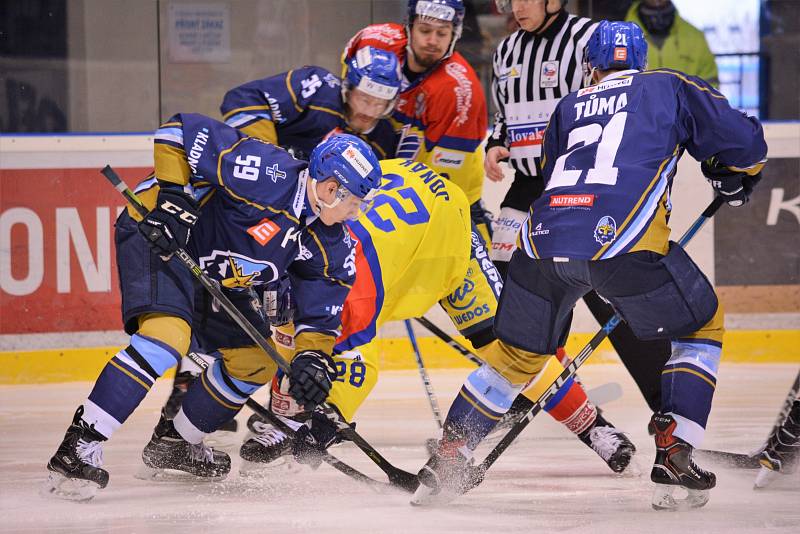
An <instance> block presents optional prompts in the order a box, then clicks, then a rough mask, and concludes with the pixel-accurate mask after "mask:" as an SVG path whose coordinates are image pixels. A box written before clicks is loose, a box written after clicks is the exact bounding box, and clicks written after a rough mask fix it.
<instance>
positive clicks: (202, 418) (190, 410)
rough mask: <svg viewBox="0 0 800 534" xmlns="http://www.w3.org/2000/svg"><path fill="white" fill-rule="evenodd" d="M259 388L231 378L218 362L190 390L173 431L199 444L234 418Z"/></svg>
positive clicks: (221, 363)
mask: <svg viewBox="0 0 800 534" xmlns="http://www.w3.org/2000/svg"><path fill="white" fill-rule="evenodd" d="M261 386H262V384H255V383H252V382H245V381H243V380H239V379H236V378H233V377H232V376H231V375H230V374H229V373H228V371H227V370H226V369H225V363H224V362H223V361H222V360H221V359H217V360H216V361H215V362H214V363H213V364H212V365H209V366H208V367H207V368H206V370H205V371H203V374H201V375H200V378H199V379H198V380H195V381H194V383H193V384H192V385H191V387H189V391H187V392H186V397H184V399H183V405H182V407H181V410H180V412H178V415H176V416H175V428H176V429H177V430H178V432H179V433H180V434H181V436H183V438H184V439H185V440H186V441H188V442H190V443H199V442H200V441H202V440H203V437H204V436H205V435H206V434H210V433H211V432H214V431H215V430H217V429H218V428H219V427H220V426H221V425H222V424H223V423H225V422H227V421H230V420H231V419H232V418H233V417H234V416H236V414H237V413H238V412H239V410H240V409H241V408H242V406H243V405H244V403H245V402H247V399H248V398H249V397H250V395H252V394H253V393H255V391H256V390H257V389H258V388H260V387H261Z"/></svg>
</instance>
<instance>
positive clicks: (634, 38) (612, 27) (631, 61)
mask: <svg viewBox="0 0 800 534" xmlns="http://www.w3.org/2000/svg"><path fill="white" fill-rule="evenodd" d="M583 64H584V75H585V76H586V77H588V79H589V80H591V71H592V70H594V69H597V70H624V69H635V70H639V71H641V70H645V69H646V68H647V41H645V39H644V34H643V33H642V29H641V28H640V27H639V26H637V25H636V23H635V22H619V21H609V20H604V21H602V22H600V24H599V25H598V26H597V29H595V30H594V33H593V34H592V36H591V37H590V38H589V42H588V43H587V44H586V49H585V50H584V54H583ZM586 84H587V79H586V78H584V85H586Z"/></svg>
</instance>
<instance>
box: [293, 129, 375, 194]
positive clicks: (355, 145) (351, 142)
mask: <svg viewBox="0 0 800 534" xmlns="http://www.w3.org/2000/svg"><path fill="white" fill-rule="evenodd" d="M308 172H309V175H310V176H311V180H312V184H311V185H312V192H313V194H314V196H316V187H315V186H316V182H318V181H324V180H327V179H328V178H334V179H335V180H336V181H338V182H339V192H338V193H337V195H336V200H335V201H334V202H333V204H325V203H324V202H322V201H321V200H319V199H317V202H319V203H320V204H322V205H323V206H325V207H326V208H333V207H335V206H336V205H337V204H338V203H339V202H340V201H341V200H343V199H344V198H346V197H347V196H348V195H351V194H352V195H355V196H356V197H358V198H360V199H363V200H365V201H371V200H372V199H373V198H374V196H375V194H376V192H377V189H378V188H379V187H380V185H381V177H382V176H383V175H382V173H381V166H380V163H378V158H377V157H376V156H375V153H374V152H372V149H371V148H370V147H369V145H368V144H367V143H366V142H365V141H363V140H362V139H360V138H358V137H356V136H355V135H350V134H338V135H334V136H332V137H329V138H328V139H326V140H324V141H323V142H321V143H320V144H318V145H317V146H316V147H315V148H314V150H313V152H311V161H310V162H309V164H308Z"/></svg>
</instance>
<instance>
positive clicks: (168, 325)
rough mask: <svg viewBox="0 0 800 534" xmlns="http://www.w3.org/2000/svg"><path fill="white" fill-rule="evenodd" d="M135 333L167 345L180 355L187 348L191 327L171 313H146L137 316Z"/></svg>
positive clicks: (182, 354)
mask: <svg viewBox="0 0 800 534" xmlns="http://www.w3.org/2000/svg"><path fill="white" fill-rule="evenodd" d="M138 320H139V329H138V330H137V334H140V335H142V336H146V337H148V338H150V339H154V340H157V341H160V342H161V343H165V344H167V345H169V346H170V347H171V348H172V349H173V350H174V351H175V352H177V353H178V354H179V355H180V356H181V357H183V356H185V355H186V353H187V352H188V350H189V341H190V340H191V336H192V328H191V327H190V326H189V323H187V322H186V321H184V320H183V319H181V318H180V317H175V316H173V315H164V314H162V313H147V314H144V315H142V316H140V317H139V318H138Z"/></svg>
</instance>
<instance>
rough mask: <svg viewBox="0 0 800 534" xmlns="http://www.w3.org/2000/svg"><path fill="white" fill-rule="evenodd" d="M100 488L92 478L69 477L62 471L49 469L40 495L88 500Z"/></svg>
mask: <svg viewBox="0 0 800 534" xmlns="http://www.w3.org/2000/svg"><path fill="white" fill-rule="evenodd" d="M99 489H100V486H98V485H97V483H95V482H92V481H90V480H81V479H75V478H67V477H65V476H64V475H62V474H61V473H54V472H53V471H48V476H47V480H46V481H45V482H44V484H42V487H41V489H40V490H39V495H41V496H42V497H44V498H57V499H64V500H67V501H76V502H86V501H90V500H92V498H94V496H95V495H97V491H98V490H99Z"/></svg>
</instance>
